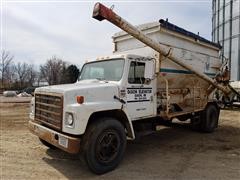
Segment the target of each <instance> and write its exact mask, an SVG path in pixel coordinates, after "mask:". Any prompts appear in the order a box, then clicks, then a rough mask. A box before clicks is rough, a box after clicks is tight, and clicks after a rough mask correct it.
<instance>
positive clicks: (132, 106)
mask: <svg viewBox="0 0 240 180" xmlns="http://www.w3.org/2000/svg"><path fill="white" fill-rule="evenodd" d="M145 63H146V62H137V61H131V62H130V68H129V74H128V85H127V109H128V113H129V115H130V117H131V118H132V119H137V118H140V117H147V116H152V115H153V88H152V82H151V83H149V84H145V79H144V71H145Z"/></svg>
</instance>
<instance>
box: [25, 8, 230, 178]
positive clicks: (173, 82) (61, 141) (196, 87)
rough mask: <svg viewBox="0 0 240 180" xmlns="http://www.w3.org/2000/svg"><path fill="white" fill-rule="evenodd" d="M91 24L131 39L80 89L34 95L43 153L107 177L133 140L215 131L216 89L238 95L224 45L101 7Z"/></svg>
mask: <svg viewBox="0 0 240 180" xmlns="http://www.w3.org/2000/svg"><path fill="white" fill-rule="evenodd" d="M93 17H94V18H95V19H98V20H103V19H107V20H108V21H110V22H112V23H113V24H115V25H117V26H118V27H120V28H121V29H123V30H124V31H125V32H120V33H117V34H115V35H114V36H113V40H114V47H115V49H114V53H113V55H110V56H108V57H102V58H98V59H96V60H94V61H92V62H88V63H86V64H85V65H84V66H83V67H82V70H81V74H80V77H79V81H77V82H76V83H74V84H67V85H56V86H48V87H41V88H37V89H36V90H35V97H34V98H33V100H32V110H31V114H30V117H31V120H30V121H29V129H30V131H31V132H32V133H33V134H35V135H37V136H38V137H39V139H40V141H41V142H42V143H43V144H44V145H46V146H48V147H50V148H54V147H57V148H59V149H62V150H64V151H66V152H69V153H75V154H80V155H81V157H84V159H85V161H86V163H87V165H88V167H89V168H90V170H91V171H93V172H94V173H96V174H102V173H105V172H108V171H111V170H113V169H114V168H116V167H117V166H118V164H119V163H120V161H121V160H122V158H123V155H124V151H125V148H126V143H127V139H129V140H134V139H135V137H136V136H137V135H138V134H139V133H142V132H146V131H154V130H156V126H158V125H159V124H160V123H161V122H162V121H163V120H164V121H171V120H172V119H173V118H176V119H178V120H180V121H185V120H188V119H190V120H191V126H192V127H193V129H195V130H199V131H203V132H213V131H214V129H215V128H216V127H217V126H218V118H219V112H220V109H219V106H218V104H217V101H216V100H215V97H214V94H215V91H216V89H218V90H220V91H221V92H223V94H224V95H225V96H226V97H230V98H231V97H232V96H233V94H234V93H233V92H232V91H231V88H229V85H228V83H227V82H228V74H229V73H228V71H227V69H226V67H223V66H222V64H221V60H220V59H219V57H218V54H219V46H218V45H216V44H214V43H212V42H209V41H207V40H206V39H204V38H201V37H200V36H198V35H195V34H193V33H190V32H188V31H186V30H184V29H181V28H179V27H177V26H175V25H173V24H171V23H169V22H167V21H164V20H160V22H159V23H150V24H145V25H142V26H139V27H134V26H132V25H131V24H129V23H128V22H127V21H125V20H124V19H122V18H121V17H119V16H118V15H117V14H115V13H114V12H113V11H112V10H111V9H109V8H107V7H105V6H104V5H102V4H100V3H97V4H96V5H95V7H94V12H93ZM216 77H217V78H216Z"/></svg>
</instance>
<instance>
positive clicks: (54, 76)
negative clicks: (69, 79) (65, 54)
mask: <svg viewBox="0 0 240 180" xmlns="http://www.w3.org/2000/svg"><path fill="white" fill-rule="evenodd" d="M63 69H66V62H64V61H63V60H62V59H59V58H57V57H55V56H53V57H52V58H50V59H48V60H47V62H46V63H45V64H44V65H42V66H40V72H41V76H42V77H43V78H44V79H45V80H46V81H47V82H48V84H49V85H54V84H60V83H61V79H62V72H63Z"/></svg>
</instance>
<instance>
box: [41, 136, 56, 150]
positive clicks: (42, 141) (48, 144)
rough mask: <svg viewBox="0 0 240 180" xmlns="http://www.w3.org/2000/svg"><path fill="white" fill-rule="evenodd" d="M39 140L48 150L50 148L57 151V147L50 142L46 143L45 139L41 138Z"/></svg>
mask: <svg viewBox="0 0 240 180" xmlns="http://www.w3.org/2000/svg"><path fill="white" fill-rule="evenodd" d="M39 140H40V142H41V143H42V144H43V145H45V146H47V147H48V148H50V149H57V147H56V146H54V145H52V144H50V143H49V142H47V141H45V140H43V139H40V138H39Z"/></svg>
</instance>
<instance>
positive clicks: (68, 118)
mask: <svg viewBox="0 0 240 180" xmlns="http://www.w3.org/2000/svg"><path fill="white" fill-rule="evenodd" d="M65 124H66V125H67V126H71V127H72V126H73V124H74V118H73V114H72V113H66V118H65Z"/></svg>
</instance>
